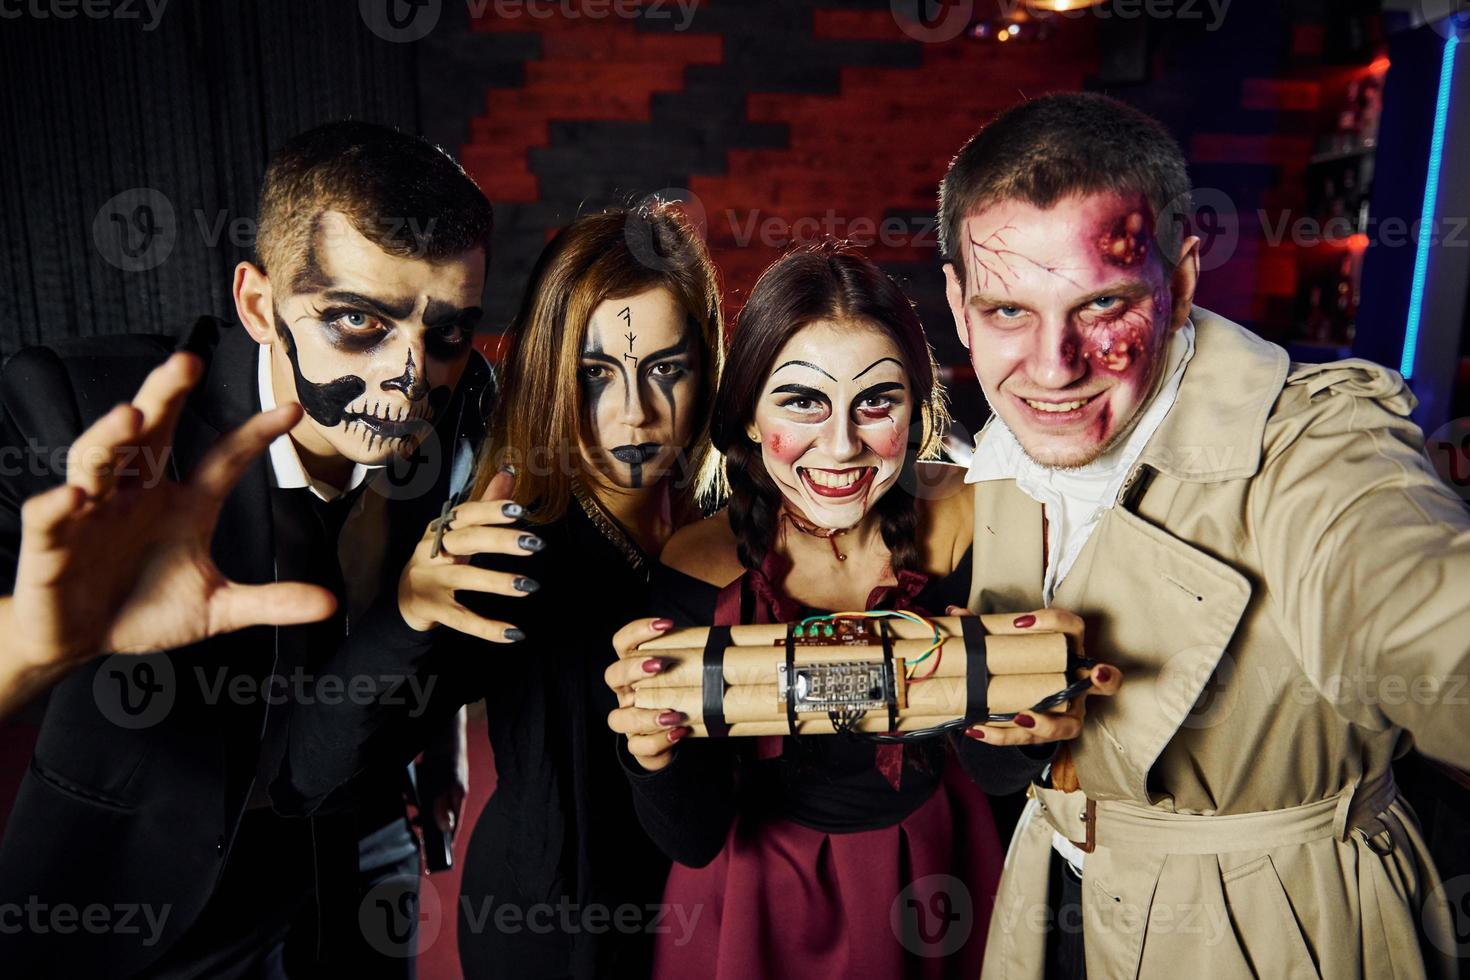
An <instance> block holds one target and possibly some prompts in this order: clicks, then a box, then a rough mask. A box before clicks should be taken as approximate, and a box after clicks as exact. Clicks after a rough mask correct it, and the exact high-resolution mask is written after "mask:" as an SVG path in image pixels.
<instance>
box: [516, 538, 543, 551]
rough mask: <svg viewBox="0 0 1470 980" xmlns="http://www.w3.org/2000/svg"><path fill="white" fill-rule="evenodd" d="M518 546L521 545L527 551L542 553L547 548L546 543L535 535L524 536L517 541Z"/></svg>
mask: <svg viewBox="0 0 1470 980" xmlns="http://www.w3.org/2000/svg"><path fill="white" fill-rule="evenodd" d="M516 544H518V545H520V546H521V547H522V548H523V549H525V550H526V551H540V550H541V549H542V548H544V547H546V542H545V541H542V540H541V539H540V538H538V537H536V535H534V534H522V535H521V536H520V537H519V538H518V539H517V540H516Z"/></svg>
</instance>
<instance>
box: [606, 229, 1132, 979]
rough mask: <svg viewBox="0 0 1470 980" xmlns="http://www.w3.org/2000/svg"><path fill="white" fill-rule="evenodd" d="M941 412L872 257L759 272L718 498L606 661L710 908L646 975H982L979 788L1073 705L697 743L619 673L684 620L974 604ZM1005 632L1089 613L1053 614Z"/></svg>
mask: <svg viewBox="0 0 1470 980" xmlns="http://www.w3.org/2000/svg"><path fill="white" fill-rule="evenodd" d="M945 421H946V416H945V409H944V404H943V396H942V392H941V390H940V388H939V385H938V381H937V377H936V369H935V365H934V361H933V357H932V355H931V353H930V350H929V347H928V344H927V342H926V341H925V339H924V334H923V329H922V327H921V326H920V324H919V321H918V318H917V316H916V315H915V314H914V311H913V308H912V306H911V304H910V303H909V301H908V299H907V298H906V297H905V296H904V295H903V292H902V291H901V290H900V289H899V288H898V286H897V285H895V284H894V283H893V282H892V280H890V279H889V278H888V277H887V276H886V275H884V274H883V273H882V272H881V271H880V270H879V269H878V268H877V267H876V266H874V265H873V264H872V263H871V262H868V261H867V260H866V259H864V258H862V257H860V256H858V255H855V254H850V253H848V252H846V251H843V250H842V249H841V248H837V247H831V246H828V247H824V248H822V249H818V250H812V251H805V252H798V253H794V254H792V255H788V256H787V257H785V258H784V259H782V260H780V261H779V262H777V263H776V264H775V265H773V266H772V267H771V268H770V269H768V270H767V271H766V273H765V274H764V275H763V276H762V277H761V280H760V282H759V283H758V284H757V285H756V287H755V290H754V291H753V292H752V294H751V297H750V301H749V303H748V304H747V305H746V307H745V309H744V311H743V312H742V313H741V315H740V324H739V328H738V329H737V330H736V332H735V335H734V337H733V339H732V342H731V345H730V349H729V351H728V361H727V367H726V373H725V376H724V381H723V383H722V386H721V389H720V392H719V396H718V398H717V400H716V402H715V410H714V422H713V430H712V436H713V440H714V444H715V446H716V448H718V449H720V450H721V451H722V452H724V453H725V456H726V461H727V462H726V468H727V477H728V479H729V482H730V492H731V496H730V503H729V507H728V509H727V510H725V511H724V512H721V513H719V514H716V515H715V516H713V517H711V518H709V519H707V520H705V521H702V522H700V523H698V524H695V525H691V526H690V527H687V528H685V529H684V530H682V531H680V532H678V533H677V534H675V535H674V536H673V538H672V539H671V540H670V542H669V544H668V546H667V547H666V548H665V550H664V553H663V555H662V556H661V564H660V565H659V567H658V568H657V569H656V571H655V573H654V578H653V588H654V597H655V602H654V606H655V612H659V613H662V614H663V617H664V618H662V619H659V620H652V621H642V622H638V623H631V624H629V625H628V626H627V627H625V628H624V629H623V630H622V631H620V632H619V635H618V637H617V638H616V640H615V641H614V642H615V645H616V646H617V648H618V651H619V654H620V659H619V661H618V662H617V663H616V664H614V665H613V666H612V667H610V668H609V669H608V671H607V673H606V681H607V683H608V685H609V686H610V687H611V688H612V689H613V690H614V691H615V692H617V694H618V696H619V703H620V705H621V707H620V708H619V709H618V710H617V711H615V712H613V713H612V715H611V716H610V717H609V724H610V725H611V727H612V728H613V730H614V731H616V732H619V733H622V734H625V735H626V736H627V741H626V743H623V744H625V746H626V751H625V752H623V753H622V757H623V760H624V768H625V770H626V772H627V775H628V778H629V781H630V783H631V784H632V786H633V789H634V800H635V803H636V805H637V807H638V812H639V816H640V818H641V820H642V823H643V826H644V828H645V829H646V830H647V831H648V833H649V834H650V835H651V836H652V837H653V839H654V840H655V841H657V842H658V844H659V846H660V847H661V848H663V850H664V851H665V852H666V853H668V854H669V855H670V856H671V857H672V858H673V860H674V861H675V862H677V863H676V864H675V865H674V867H673V869H672V871H671V874H670V877H669V883H668V887H667V889H666V891H665V894H664V902H665V903H666V904H667V905H669V906H670V907H671V908H699V909H702V910H703V914H702V915H701V916H700V917H699V919H698V921H697V922H696V923H695V924H694V925H693V926H692V929H691V932H690V934H689V935H687V936H684V937H682V940H683V941H675V940H676V939H679V938H680V937H671V936H663V937H661V938H660V940H659V943H658V947H657V951H656V955H655V969H654V974H655V976H660V977H676V976H677V977H690V976H713V977H745V976H776V975H790V976H796V975H801V976H814V977H816V976H849V975H858V976H883V977H897V976H951V975H952V976H957V977H959V976H964V977H974V976H976V975H978V972H979V967H980V958H981V953H982V951H983V949H982V947H983V944H984V936H985V931H986V920H987V919H988V917H989V903H990V900H991V896H992V895H993V894H994V890H995V885H996V882H997V880H998V878H999V875H1000V869H1001V864H1002V849H1001V846H1000V843H999V841H998V839H997V834H996V829H995V825H994V822H993V820H992V817H991V814H990V810H989V807H988V805H987V802H986V799H985V796H984V794H983V793H982V792H981V788H982V787H983V788H984V789H985V790H986V791H990V792H996V793H1009V792H1014V791H1016V790H1018V789H1020V788H1021V787H1023V786H1025V785H1026V784H1027V782H1029V780H1030V779H1031V778H1032V777H1033V776H1035V775H1037V774H1038V773H1039V772H1040V770H1041V768H1042V767H1043V765H1044V764H1045V762H1046V760H1047V758H1048V757H1049V756H1050V750H1049V749H1043V750H1042V751H1040V752H1038V751H1037V750H1035V749H1030V748H1022V746H1031V745H1035V744H1044V743H1046V742H1049V741H1053V740H1056V739H1061V738H1070V737H1072V736H1073V735H1075V734H1076V731H1077V727H1078V725H1079V724H1080V721H1079V720H1078V719H1077V718H1076V717H1066V716H1057V715H1051V714H1042V713H1037V712H1022V713H1021V714H1020V715H1018V717H1017V725H1018V727H1016V728H996V727H992V726H978V727H976V728H971V729H969V730H967V731H966V732H965V734H967V735H969V736H970V737H969V738H954V737H949V738H941V739H938V740H934V741H927V742H917V743H908V744H902V745H900V744H886V745H878V744H876V743H874V742H870V741H859V740H855V739H847V738H842V737H839V736H832V737H825V736H812V737H807V738H801V739H797V738H784V739H783V738H780V737H771V738H758V739H687V736H688V735H689V734H690V729H689V728H687V727H684V723H685V722H686V721H687V719H685V718H684V717H682V716H681V715H680V714H679V713H678V712H675V711H658V710H647V709H640V708H634V707H631V706H630V705H631V704H632V699H631V697H630V688H629V685H630V684H631V683H632V682H633V681H634V680H635V679H636V678H638V677H640V676H645V675H646V674H648V673H655V672H657V671H658V670H660V669H661V668H662V663H661V661H659V660H658V659H657V658H650V657H643V656H639V655H638V654H637V653H636V651H634V649H633V648H634V646H636V644H637V643H639V642H642V641H644V640H647V639H650V638H652V637H653V636H656V635H658V633H660V632H662V631H663V630H666V629H669V628H671V627H673V626H676V625H677V626H693V625H709V624H711V623H713V624H716V625H733V624H738V623H783V622H793V621H796V620H799V619H801V618H803V617H805V616H808V615H813V614H816V613H819V612H823V611H832V610H849V609H899V610H911V611H916V612H921V613H925V612H927V613H935V614H940V613H944V612H945V611H947V609H948V608H949V607H951V606H952V605H960V604H963V603H964V601H965V597H966V595H967V593H968V591H969V586H970V565H971V561H970V545H971V536H972V535H971V532H972V526H971V524H972V515H971V508H970V505H969V500H970V495H969V494H966V493H962V492H960V491H961V488H962V484H963V472H964V471H963V470H962V469H961V468H959V467H955V466H950V465H946V464H942V463H938V462H930V461H922V457H925V456H927V455H929V454H930V453H931V451H932V450H933V449H934V448H935V444H936V443H937V441H938V438H939V436H940V433H941V432H942V430H943V426H944V423H945ZM1013 628H1014V630H1015V631H1017V632H1022V631H1025V630H1027V629H1038V628H1050V629H1061V630H1065V631H1068V632H1074V633H1080V629H1081V623H1080V621H1079V620H1077V618H1076V617H1074V616H1071V615H1070V614H1068V613H1064V612H1060V611H1056V610H1041V611H1038V612H1036V613H1034V614H1027V615H1024V616H1020V617H1018V618H1017V619H1016V620H1015V621H1014V623H1013ZM1105 679H1107V678H1106V675H1099V676H1098V680H1099V686H1100V687H1101V688H1104V689H1105V690H1104V691H1103V693H1111V691H1112V690H1113V689H1115V686H1116V683H1117V679H1116V671H1113V677H1112V678H1111V679H1110V680H1111V683H1110V684H1109V683H1103V681H1104V680H1105ZM956 762H959V763H962V768H961V766H957V765H956ZM966 773H968V776H967V775H966ZM977 782H978V783H979V786H977V785H976V783H977ZM906 900H908V901H912V902H914V903H917V906H918V907H921V908H922V910H923V913H924V914H925V915H927V914H928V913H930V912H933V913H934V914H935V916H938V918H933V917H931V918H933V921H927V922H926V921H921V922H919V923H918V927H919V932H920V935H919V936H918V937H914V936H910V935H908V934H907V933H905V932H904V930H903V929H902V928H901V927H900V926H901V924H902V920H901V917H900V918H893V917H892V916H894V915H900V913H906V910H905V908H902V907H901V906H902V903H903V902H904V901H906ZM896 908H897V909H899V912H897V913H895V912H893V910H894V909H896ZM956 917H957V918H956Z"/></svg>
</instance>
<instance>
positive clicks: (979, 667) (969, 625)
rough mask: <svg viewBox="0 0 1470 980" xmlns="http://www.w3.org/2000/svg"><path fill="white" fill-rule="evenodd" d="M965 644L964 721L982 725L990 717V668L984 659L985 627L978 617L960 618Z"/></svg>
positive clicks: (961, 632)
mask: <svg viewBox="0 0 1470 980" xmlns="http://www.w3.org/2000/svg"><path fill="white" fill-rule="evenodd" d="M959 619H960V637H961V639H963V640H964V642H965V721H967V722H969V723H970V724H984V723H985V722H986V720H987V719H989V717H990V666H989V664H988V663H987V662H986V659H985V627H984V626H982V625H980V617H979V616H961V617H960V618H959Z"/></svg>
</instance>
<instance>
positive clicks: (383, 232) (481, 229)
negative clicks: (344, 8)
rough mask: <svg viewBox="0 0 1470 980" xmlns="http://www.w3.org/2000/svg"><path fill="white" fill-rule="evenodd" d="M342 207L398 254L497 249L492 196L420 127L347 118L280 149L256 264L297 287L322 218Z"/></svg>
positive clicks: (268, 183)
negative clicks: (417, 130) (415, 132)
mask: <svg viewBox="0 0 1470 980" xmlns="http://www.w3.org/2000/svg"><path fill="white" fill-rule="evenodd" d="M327 211H340V212H341V213H342V214H344V215H345V216H346V217H347V219H348V221H350V222H351V223H352V227H353V228H355V229H357V231H358V233H359V234H361V235H362V236H363V237H364V238H366V239H367V240H368V241H370V242H372V243H373V244H375V245H377V246H378V247H379V248H381V249H382V250H383V251H385V252H387V253H389V254H390V255H402V256H409V257H412V258H423V259H429V260H435V259H444V258H448V257H450V256H454V255H459V254H461V253H463V252H468V251H470V250H472V249H477V248H482V249H484V250H485V257H486V260H487V261H488V260H489V257H490V232H491V230H492V228H493V225H494V217H493V212H492V210H491V207H490V202H489V201H487V200H486V199H485V195H484V194H482V193H481V192H480V188H479V187H478V186H476V184H475V182H474V181H473V180H471V179H470V177H469V176H468V175H467V174H466V173H465V172H464V170H463V169H462V168H461V167H460V165H459V164H457V163H455V162H454V160H453V159H452V158H451V157H450V156H449V155H448V154H447V153H445V152H444V151H443V150H441V149H439V147H437V146H435V145H434V144H432V143H430V142H428V141H427V140H423V139H420V138H419V137H417V136H410V135H408V134H406V133H400V132H399V131H398V130H396V129H390V128H389V127H387V126H379V125H377V124H375V123H367V122H359V121H356V120H343V121H340V122H332V123H327V124H326V125H323V126H318V127H316V128H315V129H310V130H307V131H306V132H304V133H301V134H300V135H298V136H294V137H292V138H291V139H290V140H288V141H287V142H286V144H285V145H284V146H282V147H281V148H280V149H279V150H277V151H276V153H275V154H274V155H273V156H272V157H271V161H270V164H269V166H267V167H266V171H265V185H264V187H263V188H262V190H261V192H260V211H259V219H260V223H259V229H258V231H257V234H256V238H255V255H256V262H257V264H258V265H259V266H260V267H261V268H262V269H263V270H265V273H266V275H268V276H274V277H276V278H277V279H278V280H280V282H281V285H282V286H285V285H287V284H289V285H290V286H291V287H292V288H301V287H302V286H303V282H304V280H303V277H304V276H307V275H309V273H310V270H311V268H312V267H313V265H314V263H313V262H312V255H313V248H314V246H315V243H316V239H317V230H318V227H319V223H320V221H321V217H322V215H323V214H324V213H326V212H327Z"/></svg>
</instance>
